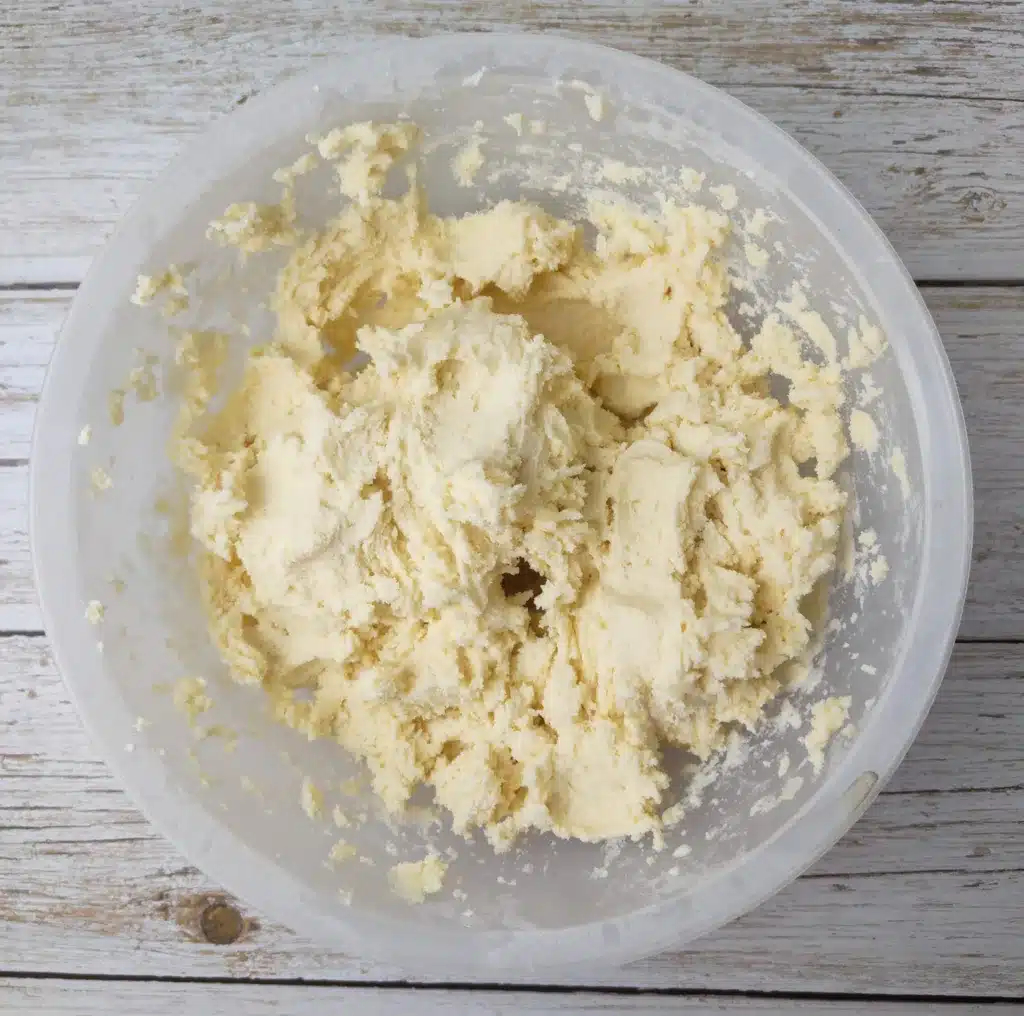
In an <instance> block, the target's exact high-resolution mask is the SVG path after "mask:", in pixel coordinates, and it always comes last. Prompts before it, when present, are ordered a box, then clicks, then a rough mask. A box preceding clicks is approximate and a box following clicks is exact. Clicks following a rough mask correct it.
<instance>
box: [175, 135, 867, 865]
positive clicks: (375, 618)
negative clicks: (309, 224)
mask: <svg viewBox="0 0 1024 1016" xmlns="http://www.w3.org/2000/svg"><path fill="white" fill-rule="evenodd" d="M415 138H416V129H415V127H413V126H412V125H411V124H397V125H396V124H392V125H383V126H376V125H371V124H361V125H354V127H352V128H347V129H346V130H345V131H343V132H332V134H331V135H329V136H328V139H327V141H329V142H330V143H326V141H324V139H322V143H321V145H320V151H321V154H324V155H325V157H329V158H331V159H336V160H339V161H338V175H339V179H340V180H341V181H342V183H343V190H344V193H346V194H348V195H349V196H350V197H352V199H353V200H352V201H351V203H349V204H348V205H347V207H346V208H345V209H344V210H343V211H342V213H341V215H340V216H339V217H338V218H337V219H336V220H335V221H334V222H332V223H331V224H329V225H328V227H327V228H326V229H324V230H323V231H322V232H319V233H316V234H312V235H308V236H305V237H303V236H301V235H299V234H298V231H297V230H293V228H292V225H291V224H290V222H288V221H286V222H285V225H286V226H287V227H288V228H287V229H285V230H284V232H285V233H288V232H289V231H290V230H292V231H294V232H295V233H296V237H295V240H294V243H295V246H294V248H293V250H292V253H291V256H290V259H289V261H288V263H287V265H286V267H285V268H284V269H283V271H282V272H281V274H280V277H279V280H278V288H277V292H276V295H275V300H274V306H275V310H276V314H277V321H278V327H277V334H276V336H275V340H274V342H273V343H272V344H270V345H268V346H265V347H263V348H261V349H257V350H255V351H254V352H253V353H252V354H251V356H250V358H249V362H248V365H247V369H246V373H245V376H244V379H243V381H242V383H241V385H240V386H239V387H238V389H237V390H235V391H234V392H233V393H231V395H230V397H229V398H228V400H227V403H226V405H225V406H224V408H223V409H221V410H220V411H219V412H217V413H216V414H213V413H208V414H205V415H204V409H205V405H206V403H205V401H204V398H205V395H208V392H209V389H210V387H211V380H210V370H209V368H208V367H207V368H204V369H205V373H204V374H203V375H202V385H201V388H202V391H203V393H205V395H204V397H200V398H196V397H195V395H194V393H193V397H192V398H191V401H190V402H189V404H188V406H187V407H186V414H187V416H186V417H185V418H184V422H183V425H182V434H181V439H180V443H179V448H178V460H179V462H181V463H182V465H183V467H184V468H185V469H187V471H188V472H189V473H190V474H191V475H192V476H193V477H194V479H195V481H196V485H195V488H194V491H193V495H192V510H191V514H192V531H193V533H194V535H195V537H196V538H197V539H198V540H199V541H200V543H201V545H202V555H201V562H200V568H201V580H202V588H203V593H204V597H205V601H206V604H207V609H208V612H209V617H210V625H211V631H212V632H213V635H214V637H215V639H216V641H217V644H218V646H219V647H220V650H221V653H222V655H223V657H224V659H225V660H226V662H227V663H228V665H229V666H230V668H231V671H232V674H233V675H234V677H235V678H236V679H238V680H240V681H245V682H251V683H254V684H259V685H262V686H263V687H264V688H265V689H266V690H267V692H268V693H269V694H270V696H271V700H272V703H273V708H274V710H275V714H276V715H277V717H278V718H280V719H281V720H282V721H283V722H285V723H287V724H290V725H291V726H293V727H295V728H297V729H299V730H301V731H304V732H305V733H306V734H308V735H309V736H310V737H331V738H335V739H336V740H337V741H338V742H339V743H340V744H342V745H343V746H344V747H345V748H346V749H348V750H349V751H351V752H352V753H354V754H355V755H357V756H358V757H360V758H362V759H364V760H365V762H366V763H367V765H368V767H369V770H370V772H371V774H372V779H373V786H374V789H375V790H376V792H377V793H378V794H379V796H380V797H381V798H382V799H383V801H384V802H385V804H386V805H387V807H388V809H390V810H391V811H393V812H395V813H400V812H401V811H402V810H403V808H404V807H405V805H406V803H407V802H408V800H409V798H410V796H411V795H412V793H413V792H414V791H415V790H416V789H417V788H418V787H419V786H420V785H422V784H426V785H428V786H430V787H431V788H433V790H434V793H435V795H436V799H437V801H438V802H439V803H440V804H441V805H442V806H443V807H444V808H446V809H447V810H448V811H449V812H450V814H451V817H452V823H453V827H454V828H455V830H456V831H458V832H460V833H464V834H467V835H468V834H469V833H471V832H472V831H473V830H474V829H480V830H482V831H483V832H484V833H485V834H486V837H487V839H488V840H489V841H490V842H491V843H492V844H493V845H494V847H495V848H496V849H499V850H500V849H504V848H506V847H508V845H509V844H510V843H511V842H512V841H513V840H514V839H515V838H516V837H517V836H518V835H519V834H520V833H521V832H523V831H525V830H529V829H534V830H540V831H550V832H553V833H555V834H556V835H558V836H562V837H578V838H580V839H583V840H588V841H595V840H602V839H606V838H611V837H619V836H632V837H639V836H642V835H644V834H646V833H654V834H655V835H658V833H659V831H660V829H661V826H662V812H663V810H664V808H663V800H662V799H663V795H664V794H665V792H666V788H667V786H668V783H669V780H668V776H667V774H666V772H665V771H664V769H663V767H662V764H661V752H662V749H663V748H664V746H665V745H668V744H671V745H677V746H679V747H681V748H683V749H686V750H687V751H690V752H693V753H695V754H696V755H697V756H699V757H701V758H705V757H707V756H708V755H709V754H710V753H711V752H713V751H714V750H715V749H716V748H718V747H720V746H721V745H722V743H723V741H724V738H725V735H726V734H727V733H728V730H729V729H730V726H731V725H734V724H741V725H743V726H745V727H748V728H752V727H754V726H755V725H756V723H757V722H758V719H759V716H760V714H761V711H762V709H763V707H764V705H765V703H766V702H767V701H768V700H769V699H771V698H772V697H773V696H774V695H775V694H776V693H777V692H778V691H779V690H780V688H781V687H782V686H783V684H784V682H785V666H784V665H786V664H788V663H790V662H791V661H799V660H800V658H801V656H802V655H803V654H805V652H806V650H807V646H808V641H809V636H810V631H811V625H810V622H809V621H808V619H807V617H806V616H805V614H804V613H802V611H801V601H802V600H803V598H804V597H805V596H807V594H808V593H810V592H811V590H812V587H813V586H814V584H815V583H816V582H817V581H818V580H819V579H820V578H822V577H823V576H825V575H826V574H827V573H828V572H829V571H830V569H831V568H832V565H833V562H834V556H835V549H836V543H837V536H838V532H839V522H840V518H841V514H842V511H843V506H844V496H843V494H842V492H841V491H840V489H839V488H838V487H837V485H836V484H835V483H834V482H833V480H832V479H831V477H832V475H833V473H834V471H835V469H836V468H837V467H838V465H839V464H840V463H841V462H842V460H843V458H844V457H845V455H846V454H847V448H846V445H845V442H844V440H843V436H842V430H841V427H840V424H839V418H838V415H837V410H838V407H839V405H840V404H841V399H842V397H841V391H840V386H839V371H838V367H836V366H835V365H833V364H826V365H824V366H820V365H816V364H815V363H812V362H810V361H808V360H806V359H805V358H804V357H803V355H802V353H801V349H800V343H799V341H798V340H797V338H796V336H795V335H794V334H793V332H792V331H791V330H790V328H789V327H788V326H787V325H785V324H784V323H783V322H782V320H781V319H780V318H778V317H775V316H769V317H768V318H767V319H766V320H765V322H764V324H763V326H762V328H761V329H760V331H759V332H758V334H757V335H756V336H755V337H754V338H753V341H752V343H751V344H750V346H749V347H745V346H744V344H743V342H742V341H741V340H740V338H739V336H738V335H737V334H736V332H735V331H734V330H733V328H732V327H731V326H730V324H729V322H728V320H727V318H726V315H725V307H726V303H727V300H728V296H729V284H728V279H727V276H726V273H725V269H724V267H723V265H722V262H721V247H722V244H723V243H724V242H725V239H726V237H727V235H728V228H729V224H728V220H727V219H726V218H725V217H724V216H723V215H722V214H721V213H719V212H715V211H711V210H708V209H705V208H702V207H699V206H686V207H679V206H674V205H671V204H667V205H666V206H665V208H664V209H663V211H662V214H661V216H660V217H659V219H658V220H657V221H655V220H654V219H652V218H649V217H646V216H644V215H642V214H641V213H640V212H638V211H636V210H635V209H631V208H629V207H626V206H595V207H593V208H592V209H591V212H590V219H591V221H592V222H593V224H594V226H595V227H596V230H597V241H596V244H595V245H589V246H588V245H587V244H585V243H584V242H583V239H582V235H581V231H580V230H579V229H578V228H577V226H575V225H573V224H571V223H568V222H564V221H561V220H558V219H556V218H553V217H552V216H550V215H548V214H547V213H545V212H544V211H542V210H541V209H540V208H538V207H536V206H534V205H530V204H527V203H516V202H502V203H501V204H498V205H497V206H495V207H494V208H492V209H490V210H488V211H484V212H481V213H478V214H475V215H468V216H465V217H462V218H453V219H444V218H439V217H436V216H434V215H432V214H430V213H429V211H428V210H427V208H426V207H425V203H424V200H423V197H422V195H421V193H420V192H419V190H418V188H417V187H416V185H415V182H413V184H412V186H410V188H409V190H408V192H407V193H406V195H405V196H404V197H402V198H400V199H397V200H391V199H386V198H383V197H381V196H380V190H381V187H382V185H383V181H384V178H385V176H386V173H387V169H388V167H389V166H390V165H391V162H392V161H394V160H395V159H397V158H400V157H402V156H403V155H404V153H406V152H408V151H409V150H410V149H411V148H413V147H414V142H415ZM281 207H282V208H283V209H284V211H283V212H281V210H280V209H279V210H278V211H279V214H277V215H273V216H269V217H267V218H268V221H272V222H273V223H274V231H275V232H274V236H275V242H279V241H280V237H281V235H282V216H284V219H285V220H287V219H288V214H287V213H288V211H289V209H290V208H291V207H292V202H291V201H290V199H289V201H286V202H282V206H281ZM225 235H226V234H224V233H223V232H222V233H221V234H219V238H220V239H221V242H225V240H224V236H225ZM239 237H240V238H239V239H238V241H237V242H238V245H239V246H243V247H244V248H245V249H246V250H258V249H261V245H260V244H259V243H255V244H254V240H253V237H252V236H251V235H249V233H248V232H244V233H240V234H239ZM189 343H190V345H189V347H188V350H187V354H188V355H187V356H186V357H185V362H187V363H188V362H190V363H192V364H193V365H199V364H200V363H201V360H202V356H201V355H200V353H197V352H196V350H197V337H196V336H195V335H193V336H190V337H189ZM200 352H201V351H200ZM218 355H223V349H222V348H220V347H218ZM354 358H355V359H354ZM360 367H361V369H359V368H360ZM199 369H201V368H200V367H199V366H196V370H199ZM770 375H778V376H781V377H784V378H786V379H787V380H788V382H789V395H788V401H789V404H788V405H786V406H783V405H782V404H780V403H779V402H778V401H777V400H776V399H775V398H773V397H772V396H771V394H770V393H769V381H770Z"/></svg>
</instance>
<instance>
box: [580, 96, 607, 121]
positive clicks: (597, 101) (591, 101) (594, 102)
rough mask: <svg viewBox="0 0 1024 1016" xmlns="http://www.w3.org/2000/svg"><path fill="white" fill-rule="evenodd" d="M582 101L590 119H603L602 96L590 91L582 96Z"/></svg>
mask: <svg viewBox="0 0 1024 1016" xmlns="http://www.w3.org/2000/svg"><path fill="white" fill-rule="evenodd" d="M583 102H584V103H585V104H586V107H587V112H588V113H589V114H590V119H591V120H593V121H595V122H597V123H600V121H602V120H603V119H604V96H602V95H599V94H598V93H596V92H590V93H588V94H587V95H584V96H583Z"/></svg>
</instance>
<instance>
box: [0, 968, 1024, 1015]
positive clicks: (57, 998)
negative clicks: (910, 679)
mask: <svg viewBox="0 0 1024 1016" xmlns="http://www.w3.org/2000/svg"><path fill="white" fill-rule="evenodd" d="M0 1005H2V1007H3V1011H4V1012H6V1013H12V1014H14V1016H17V1014H19V1013H29V1012H30V1013H32V1014H33V1016H107V1014H108V1013H110V1012H111V1011H113V1012H116V1013H118V1014H119V1016H180V1014H181V1013H183V1012H187V1013H189V1014H190V1016H236V1014H237V1013H245V1016H284V1014H287V1016H323V1014H324V1013H327V1012H344V1013H345V1014H347V1016H405V1014H406V1013H409V1012H415V1013H416V1014H417V1016H549V1014H551V1016H556V1014H557V1016H584V1014H602V1013H622V1014H623V1016H632V1014H636V1016H667V1014H669V1013H673V1014H676V1016H688V1014H697V1013H699V1014H702V1016H703V1014H706V1013H711V1014H714V1016H753V1014H759V1013H797V1014H799V1016H861V1014H863V1013H864V1011H865V1009H864V1003H863V1002H861V1001H858V1000H857V999H828V1000H825V999H806V998H778V997H776V998H770V999H768V998H744V997H733V998H729V997H721V996H714V995H686V996H681V995H673V996H668V997H666V996H664V995H631V994H611V993H607V992H587V991H578V992H572V993H568V992H566V993H562V992H531V991H467V990H465V989H437V988H428V989H418V990H410V989H402V988H354V987H344V988H341V987H324V986H320V985H305V984H304V985H296V984H289V985H267V984H258V985H257V984H251V985H250V984H166V983H159V982H158V983H152V982H151V983H146V982H116V981H115V982H109V981H105V982H96V981H92V982H90V981H72V980H63V979H60V978H50V979H47V980H42V981H27V980H19V979H17V978H10V977H0ZM870 1012H871V1013H872V1016H917V1014H919V1013H921V1014H923V1013H928V1012H934V1005H933V1004H932V1003H930V1002H872V1003H871V1007H870ZM942 1012H943V1014H944V1016H968V1014H972V1013H973V1014H984V1013H986V1012H992V1014H993V1016H995V1014H996V1013H997V1012H998V1013H999V1014H1000V1016H1019V1014H1021V1013H1024V1006H1019V1005H1010V1006H1002V1005H999V1006H997V1007H992V1006H988V1005H977V1004H971V1003H967V1002H963V1003H957V1002H953V1003H951V1004H945V1005H943V1006H942Z"/></svg>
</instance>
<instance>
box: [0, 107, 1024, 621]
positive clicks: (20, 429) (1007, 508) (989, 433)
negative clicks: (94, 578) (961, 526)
mask: <svg viewBox="0 0 1024 1016" xmlns="http://www.w3.org/2000/svg"><path fill="white" fill-rule="evenodd" d="M1022 119H1024V118H1022ZM924 293H925V298H926V300H927V301H928V305H929V307H930V308H931V311H932V314H933V315H934V316H935V320H936V322H937V324H938V326H939V331H940V332H941V333H942V336H943V339H944V341H945V345H946V349H947V351H948V353H949V356H950V359H951V360H952V362H953V368H954V372H955V373H956V377H957V382H958V384H959V386H960V395H961V398H962V399H963V403H964V408H965V412H966V414H967V420H968V431H969V436H970V443H971V455H972V458H973V468H974V483H975V495H976V498H977V505H976V517H977V522H976V527H975V541H974V569H973V573H972V579H971V585H970V589H969V592H968V599H967V606H966V611H965V614H964V621H963V626H962V628H961V634H962V635H963V636H965V637H969V638H1020V637H1024V532H1022V531H1021V529H1020V527H1019V521H1020V501H1019V491H1020V490H1021V489H1022V488H1024V415H1022V414H1021V411H1020V406H1021V405H1022V404H1024V373H1022V372H1021V370H1020V367H1019V365H1020V363H1021V362H1022V360H1024V334H1022V332H1021V327H1020V322H1021V318H1022V316H1024V289H1021V288H1009V287H1007V288H998V289H991V288H980V287H979V288H927V289H926V290H925V291H924ZM72 295H73V294H72V293H70V292H68V291H52V292H46V291H8V292H0V464H2V463H4V462H10V461H11V460H20V459H24V458H27V456H28V454H29V448H30V441H31V433H32V416H33V413H34V410H35V403H36V401H37V398H38V394H39V389H40V386H41V385H42V380H43V373H44V367H45V363H46V361H47V360H48V358H49V355H50V351H51V349H52V346H53V341H54V338H55V336H56V333H57V330H58V328H59V327H60V322H61V321H62V320H63V317H64V314H65V313H66V311H67V307H68V305H69V304H70V301H71V297H72ZM25 477H26V469H25V467H24V466H16V467H15V468H14V469H13V470H11V469H10V468H9V467H8V468H4V467H3V466H2V465H0V561H3V562H4V563H3V564H2V565H0V631H3V630H8V631H10V630H15V631H27V630H34V629H38V628H39V627H40V620H39V612H38V608H37V606H36V602H35V595H34V592H33V587H32V578H31V561H30V557H29V552H28V546H27V542H26V541H27V536H26V533H27V521H26V518H25V501H26V485H25Z"/></svg>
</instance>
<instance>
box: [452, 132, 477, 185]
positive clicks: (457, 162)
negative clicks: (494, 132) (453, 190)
mask: <svg viewBox="0 0 1024 1016" xmlns="http://www.w3.org/2000/svg"><path fill="white" fill-rule="evenodd" d="M483 144H484V139H483V138H481V137H474V138H470V140H469V141H468V142H467V143H466V145H465V147H463V148H462V150H461V151H460V152H459V153H458V155H456V156H455V158H454V159H452V173H453V174H454V176H455V182H456V183H457V184H458V185H459V186H460V187H472V186H473V181H474V180H475V179H476V175H477V173H479V172H480V170H481V169H482V168H483V165H484V153H483Z"/></svg>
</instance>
